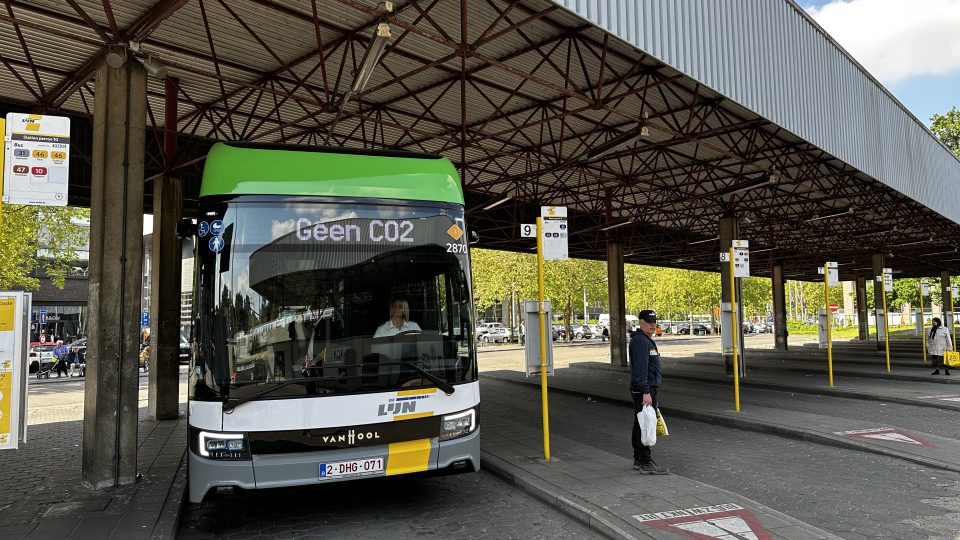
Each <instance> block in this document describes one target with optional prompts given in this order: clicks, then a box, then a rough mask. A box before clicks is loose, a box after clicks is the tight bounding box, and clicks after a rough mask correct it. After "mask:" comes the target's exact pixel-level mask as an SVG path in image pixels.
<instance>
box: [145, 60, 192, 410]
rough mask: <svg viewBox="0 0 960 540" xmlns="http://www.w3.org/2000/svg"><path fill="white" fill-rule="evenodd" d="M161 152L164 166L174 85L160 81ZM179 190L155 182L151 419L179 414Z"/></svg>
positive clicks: (171, 152)
mask: <svg viewBox="0 0 960 540" xmlns="http://www.w3.org/2000/svg"><path fill="white" fill-rule="evenodd" d="M164 90H165V98H166V99H165V100H164V107H165V108H164V119H165V120H164V141H163V156H164V161H165V162H166V163H167V166H169V165H170V164H172V163H173V161H174V159H175V158H176V155H177V86H176V81H175V80H173V79H167V80H166V81H164ZM182 207H183V192H182V189H181V183H180V182H179V181H178V180H175V179H173V178H170V177H167V176H164V177H161V178H157V179H156V180H154V182H153V246H152V251H151V252H152V254H153V255H152V258H151V260H150V264H151V266H152V268H151V272H150V373H149V375H148V381H149V385H148V394H147V396H148V400H147V411H148V413H149V415H150V418H152V419H154V420H172V419H174V418H177V416H178V415H179V406H178V404H179V399H180V396H179V382H180V273H181V270H182V268H181V263H180V261H181V257H180V255H181V247H180V239H179V238H177V234H176V231H177V221H178V220H179V219H180V217H181V215H182Z"/></svg>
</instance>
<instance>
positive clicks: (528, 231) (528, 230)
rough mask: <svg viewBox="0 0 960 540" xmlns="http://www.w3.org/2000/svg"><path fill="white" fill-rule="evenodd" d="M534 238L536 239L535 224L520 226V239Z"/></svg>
mask: <svg viewBox="0 0 960 540" xmlns="http://www.w3.org/2000/svg"><path fill="white" fill-rule="evenodd" d="M536 237H537V224H536V223H523V224H521V225H520V238H536Z"/></svg>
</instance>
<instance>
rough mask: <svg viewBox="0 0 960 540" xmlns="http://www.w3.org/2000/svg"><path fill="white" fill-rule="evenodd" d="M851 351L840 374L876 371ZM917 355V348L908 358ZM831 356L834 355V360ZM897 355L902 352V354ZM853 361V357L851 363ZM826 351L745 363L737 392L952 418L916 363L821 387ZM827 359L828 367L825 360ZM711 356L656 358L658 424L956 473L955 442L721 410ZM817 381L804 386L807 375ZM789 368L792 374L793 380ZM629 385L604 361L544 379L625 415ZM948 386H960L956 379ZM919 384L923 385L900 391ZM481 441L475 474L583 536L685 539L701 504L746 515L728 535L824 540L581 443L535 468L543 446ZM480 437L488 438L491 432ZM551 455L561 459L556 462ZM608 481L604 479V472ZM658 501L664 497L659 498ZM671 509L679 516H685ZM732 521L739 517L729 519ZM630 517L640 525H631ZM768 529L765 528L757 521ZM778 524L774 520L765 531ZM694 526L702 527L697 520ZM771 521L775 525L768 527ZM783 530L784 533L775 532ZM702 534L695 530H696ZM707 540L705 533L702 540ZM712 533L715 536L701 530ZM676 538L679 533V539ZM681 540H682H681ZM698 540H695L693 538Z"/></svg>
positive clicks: (728, 402) (519, 376)
mask: <svg viewBox="0 0 960 540" xmlns="http://www.w3.org/2000/svg"><path fill="white" fill-rule="evenodd" d="M862 349H863V346H862V345H859V344H852V345H849V346H843V347H842V350H844V352H845V353H846V356H847V358H846V360H841V362H845V363H844V365H845V366H846V367H847V369H848V371H849V372H850V373H851V374H854V375H856V374H871V373H875V372H876V367H875V366H871V365H869V364H868V363H867V361H869V358H870V354H871V351H869V350H867V351H866V352H864V351H863V350H862ZM918 349H919V348H918ZM836 352H837V351H836V350H835V353H836ZM904 354H906V353H904ZM820 355H822V356H823V359H824V362H823V363H824V366H823V367H822V368H814V367H813V365H812V362H820V359H819V356H820ZM860 357H865V358H860ZM825 358H826V353H825V352H821V351H817V350H816V349H802V350H799V351H796V352H793V351H791V353H788V354H783V353H776V352H774V351H762V352H759V353H757V354H754V355H753V357H752V361H751V364H750V365H751V366H752V368H751V372H750V375H749V378H748V379H747V380H745V381H744V383H745V384H744V387H743V388H744V389H747V388H750V387H761V388H772V389H782V390H790V391H800V392H807V393H820V394H825V395H836V396H840V397H852V398H859V399H874V400H878V401H891V402H894V401H895V402H901V403H906V404H911V405H923V406H932V407H940V408H945V409H954V410H960V389H958V391H957V392H956V393H952V394H951V393H950V387H949V386H944V390H943V392H942V393H941V392H931V391H930V388H929V387H930V385H929V384H925V383H929V382H944V383H945V384H953V383H952V382H950V381H949V380H948V379H946V378H941V379H937V378H936V377H932V376H929V375H924V376H920V375H917V369H918V368H920V367H922V368H923V369H925V370H927V371H926V373H929V367H928V366H923V365H922V364H920V363H919V359H917V360H916V364H917V365H916V366H909V365H907V366H901V367H898V368H897V369H895V370H894V372H893V373H892V374H890V375H889V376H886V377H885V378H886V379H887V380H878V379H863V378H853V377H847V378H842V377H837V376H836V375H837V372H836V371H835V387H834V388H832V389H831V388H830V387H829V386H828V385H827V382H826V377H825V373H826V366H825ZM835 358H836V357H835ZM718 359H719V358H718V355H709V354H708V355H698V356H697V357H696V358H684V357H668V358H665V359H664V372H665V384H667V385H669V393H670V397H671V398H670V400H669V403H667V404H665V405H664V406H663V407H661V409H662V410H663V411H664V414H665V415H666V416H667V417H668V418H669V417H670V416H680V417H684V418H689V419H693V420H698V421H707V422H711V423H715V424H721V425H729V426H732V427H737V428H742V429H751V430H755V431H761V432H768V433H774V434H778V435H782V436H788V437H793V438H800V439H803V440H808V441H813V442H818V443H822V444H829V445H832V446H839V447H845V448H851V449H856V450H859V451H865V452H871V453H876V454H882V455H887V456H891V457H895V458H898V459H903V460H906V461H910V462H914V463H919V464H922V465H925V466H931V467H937V468H941V469H946V470H952V471H960V442H958V441H957V440H955V439H950V438H946V437H941V436H938V435H934V434H929V433H921V432H918V431H916V430H909V429H905V428H902V427H898V426H896V425H891V424H888V423H872V422H863V421H858V420H849V419H844V418H835V417H831V416H827V415H818V414H810V413H803V412H797V411H789V410H783V409H773V408H769V407H762V406H759V405H756V404H750V403H748V400H743V402H742V407H741V411H740V412H737V411H735V410H733V409H734V407H733V388H732V378H728V377H726V376H725V375H724V374H723V366H722V363H718ZM818 369H819V371H822V373H823V374H824V376H823V377H822V379H823V380H822V381H821V382H818V380H819V378H820V377H819V376H811V373H816V372H817V370H818ZM794 370H795V371H794ZM481 377H482V378H489V379H497V380H500V381H506V382H511V383H514V384H519V385H529V386H537V387H538V386H539V379H537V378H526V377H525V376H524V375H523V373H522V372H520V371H516V370H514V369H494V370H487V371H483V372H482V374H481ZM628 378H629V371H628V370H627V368H619V367H613V366H610V365H609V364H607V363H604V362H576V363H572V364H565V365H559V366H557V369H556V375H555V376H554V377H551V378H550V380H549V385H550V388H551V391H561V392H566V393H571V394H575V395H578V396H590V397H592V399H595V400H604V401H610V402H616V403H622V404H623V405H631V403H630V402H629V400H628V396H627V395H626V392H625V390H624V389H625V388H626V387H627V381H628ZM958 379H960V377H958ZM913 380H921V381H923V383H924V384H921V383H917V382H910V381H913ZM485 428H486V429H485V430H484V439H483V458H484V464H485V466H487V467H488V468H491V469H493V470H494V471H495V472H497V473H499V474H500V475H502V476H505V477H507V478H510V479H514V483H515V484H516V485H518V486H520V487H521V488H523V489H526V490H527V491H530V492H532V493H539V495H540V496H541V497H542V498H543V499H544V500H547V501H549V502H552V503H553V504H554V505H556V506H557V507H558V508H562V509H565V511H566V512H568V513H569V514H571V515H574V516H577V515H580V516H581V520H582V521H583V522H585V523H588V524H589V525H590V526H591V527H593V528H594V529H596V530H598V531H600V532H602V533H604V534H607V535H608V536H612V537H621V538H630V537H646V535H650V536H654V537H677V536H659V535H661V534H663V533H664V532H666V531H672V532H674V533H678V532H680V531H677V530H676V527H677V525H678V524H686V525H684V526H685V527H687V526H688V527H691V528H690V529H688V530H696V529H695V527H697V526H705V525H703V524H702V523H700V524H699V525H696V524H694V523H693V522H702V521H704V519H702V518H701V517H697V515H696V514H698V513H700V512H704V511H705V510H696V511H693V512H690V511H689V510H690V509H691V508H698V504H697V503H695V502H693V501H695V500H699V501H701V503H700V506H704V505H705V506H708V507H709V506H710V505H713V506H714V507H715V508H721V507H722V504H723V502H721V499H723V500H724V501H725V502H726V503H729V504H734V505H737V506H738V507H740V508H742V509H743V511H746V512H750V513H752V514H753V515H754V516H756V520H755V521H753V522H751V521H749V520H748V519H746V518H744V517H740V518H739V519H740V522H738V523H739V526H744V524H746V525H747V526H749V525H750V524H751V523H754V524H756V523H759V524H760V525H759V526H760V527H763V528H765V529H766V532H765V533H764V534H767V536H764V535H763V534H760V535H757V538H815V537H830V535H829V533H825V532H823V531H819V530H816V529H815V528H813V527H811V526H809V525H804V524H800V523H799V522H797V521H796V520H792V518H788V517H786V516H783V515H782V514H779V513H777V512H775V511H772V510H770V509H768V508H766V507H764V506H762V505H760V504H757V503H755V502H753V501H748V500H745V499H743V498H741V497H738V496H736V495H733V494H729V493H726V492H721V491H720V490H717V489H715V488H713V487H711V486H708V485H706V484H701V483H698V482H694V481H691V480H688V479H685V478H681V477H677V476H676V475H670V476H669V477H666V478H669V480H665V479H664V477H650V476H642V475H636V476H634V475H631V474H629V473H630V472H632V471H630V469H629V467H630V462H629V460H628V459H626V458H624V457H622V456H614V455H610V454H608V453H606V452H604V451H603V450H601V449H597V448H594V447H591V446H588V445H584V444H582V443H578V442H575V441H570V440H567V439H564V438H562V437H558V436H556V435H553V436H551V447H552V449H553V452H552V454H553V455H552V457H553V458H554V459H552V460H551V462H549V463H547V462H545V461H543V459H542V457H543V456H542V448H543V443H542V440H541V439H540V438H538V437H537V436H536V435H538V434H537V433H534V434H533V435H534V436H533V437H531V435H530V434H525V433H523V432H522V431H521V430H513V429H511V427H510V426H500V425H497V426H493V429H490V428H491V426H490V425H489V424H486V426H485ZM491 432H492V433H491ZM557 456H561V457H559V458H558V457H557ZM611 469H612V470H613V471H615V473H610V472H609V471H610V470H611ZM664 493H666V494H668V495H666V496H664V495H663V494H664ZM671 510H688V512H686V514H687V515H682V514H684V512H679V513H678V514H677V515H675V514H672V513H671V512H670V511H671ZM737 511H740V510H737ZM638 515H639V516H641V517H642V518H643V519H645V521H643V522H641V521H640V520H639V519H638V518H637V517H636V516H638ZM768 518H769V519H771V520H772V521H765V520H767V519H768ZM777 520H783V521H777ZM706 521H709V519H707V520H706ZM771 523H777V524H779V525H780V526H774V525H771ZM785 523H790V524H791V525H789V526H787V525H785ZM704 530H705V529H704ZM700 532H701V534H707V536H710V535H711V534H712V533H703V531H700ZM713 532H716V531H713ZM681 534H683V533H682V532H681ZM685 536H694V535H692V534H690V535H685ZM695 537H697V538H702V537H701V536H695Z"/></svg>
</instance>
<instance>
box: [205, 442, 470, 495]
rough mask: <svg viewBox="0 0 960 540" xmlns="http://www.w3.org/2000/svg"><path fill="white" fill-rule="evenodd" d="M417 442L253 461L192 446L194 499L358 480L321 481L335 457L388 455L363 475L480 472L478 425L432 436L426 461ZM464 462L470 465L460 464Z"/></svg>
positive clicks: (257, 457) (260, 457)
mask: <svg viewBox="0 0 960 540" xmlns="http://www.w3.org/2000/svg"><path fill="white" fill-rule="evenodd" d="M414 442H415V441H411V443H398V444H390V445H381V446H367V447H360V448H346V449H342V450H325V451H322V452H303V453H295V454H266V455H263V454H261V455H258V454H254V455H253V457H252V459H251V460H249V461H221V460H212V459H206V458H203V457H200V456H198V455H197V454H195V453H194V452H193V451H192V450H191V451H188V454H189V496H190V502H191V503H199V502H201V501H202V500H203V498H204V496H206V494H207V492H208V491H210V490H211V489H213V488H217V487H234V488H239V489H266V488H274V487H289V486H303V485H310V484H326V483H330V482H339V481H344V480H356V479H358V478H357V477H347V478H333V479H328V478H324V479H322V480H321V479H320V472H319V471H320V469H319V467H320V464H321V463H331V462H336V461H348V460H355V459H365V458H375V457H382V458H384V461H385V467H384V471H383V472H382V473H379V474H376V475H373V476H367V477H360V478H374V477H377V476H393V475H397V474H409V473H417V472H425V471H437V472H444V471H447V470H450V472H475V471H479V470H480V428H479V427H478V428H477V429H476V430H475V431H474V432H473V433H471V434H470V435H467V436H466V437H461V438H459V439H453V440H450V441H442V442H441V441H440V440H439V439H437V438H433V439H429V454H428V455H425V456H424V457H425V458H426V459H425V463H424V462H423V460H421V459H420V458H419V456H418V454H419V453H423V454H426V452H427V449H426V441H424V444H423V446H421V447H419V448H413V447H411V446H409V445H410V444H412V443H414ZM391 461H392V462H391ZM455 464H456V468H455ZM462 464H466V466H461V465H462Z"/></svg>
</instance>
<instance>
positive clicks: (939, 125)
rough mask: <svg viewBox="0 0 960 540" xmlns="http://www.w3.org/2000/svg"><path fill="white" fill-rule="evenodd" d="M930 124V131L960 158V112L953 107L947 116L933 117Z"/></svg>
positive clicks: (936, 115)
mask: <svg viewBox="0 0 960 540" xmlns="http://www.w3.org/2000/svg"><path fill="white" fill-rule="evenodd" d="M930 122H931V124H930V131H932V132H933V134H934V135H935V136H936V137H937V139H940V142H942V143H943V144H945V145H946V146H947V148H949V149H951V150H953V153H954V154H956V155H957V157H960V110H957V108H956V107H951V108H950V110H949V111H947V113H946V114H934V115H933V116H931V117H930Z"/></svg>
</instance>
